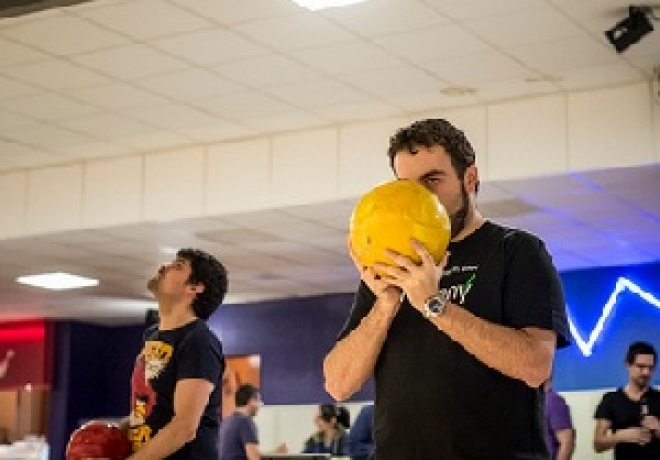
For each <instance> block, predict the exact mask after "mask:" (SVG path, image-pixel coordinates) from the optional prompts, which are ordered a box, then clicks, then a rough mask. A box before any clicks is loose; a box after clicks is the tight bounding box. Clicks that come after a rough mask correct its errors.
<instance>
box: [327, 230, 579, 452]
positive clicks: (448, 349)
mask: <svg viewBox="0 0 660 460" xmlns="http://www.w3.org/2000/svg"><path fill="white" fill-rule="evenodd" d="M449 251H450V253H451V255H450V258H449V262H448V264H447V266H446V267H445V271H444V274H443V276H442V278H441V280H440V288H441V290H444V291H446V292H448V293H449V295H450V298H451V301H452V303H455V304H457V305H460V306H462V307H463V308H465V309H466V310H469V311H470V312H471V313H473V314H474V315H476V316H478V317H480V318H483V319H485V320H487V321H489V322H492V323H496V324H502V325H505V326H509V327H513V328H524V327H528V326H529V327H538V328H542V329H548V330H554V331H556V332H557V336H558V339H557V340H558V345H559V346H565V345H567V344H568V337H569V335H568V326H567V321H566V313H565V304H564V297H563V291H562V287H561V282H560V280H559V276H558V274H557V271H556V270H555V268H554V266H553V265H552V261H551V259H550V256H549V255H548V253H547V251H546V250H545V246H544V245H543V243H542V242H541V241H540V240H539V239H538V238H536V237H534V236H532V235H530V234H528V233H525V232H522V231H520V230H512V229H507V228H504V227H501V226H499V225H497V224H494V223H491V222H486V223H484V225H482V226H481V227H480V228H479V229H478V230H477V231H475V232H474V233H472V234H471V235H469V236H468V237H467V238H465V239H464V240H462V241H459V242H455V243H451V244H450V246H449ZM374 301H375V297H374V295H373V294H372V293H371V291H370V290H369V289H368V287H367V286H366V285H365V284H364V283H362V284H361V286H360V288H359V290H358V293H357V294H356V297H355V301H354V305H353V310H352V312H351V315H350V317H349V319H348V321H347V323H346V325H345V326H344V329H343V330H342V332H341V333H340V335H339V337H340V339H341V338H343V337H344V336H346V335H347V334H348V333H350V331H351V330H353V329H354V328H355V327H356V326H357V325H358V324H359V322H360V320H361V319H362V318H363V317H364V316H365V315H366V314H367V313H368V312H369V310H370V309H371V308H372V306H373V303H374ZM375 384H376V412H375V427H374V437H375V440H376V457H375V458H376V459H377V460H401V459H404V458H410V459H413V458H414V459H415V460H516V459H517V460H522V459H529V460H531V459H534V460H545V459H547V456H548V454H547V451H546V445H545V440H544V437H543V436H544V434H543V403H544V399H543V391H542V390H541V389H535V388H529V387H528V386H527V385H526V384H525V383H524V382H522V381H520V380H516V379H512V378H510V377H507V376H505V375H503V374H502V373H500V372H498V371H496V370H493V369H491V368H489V367H487V366H485V365H484V364H483V363H481V362H480V361H478V360H477V359H476V358H474V356H472V355H471V354H469V353H468V352H466V351H465V349H463V347H461V346H460V345H459V344H458V343H456V342H454V341H452V340H451V339H450V338H449V337H447V336H446V335H445V334H444V333H442V332H441V331H439V330H438V329H437V328H436V327H435V326H434V325H433V324H432V323H431V322H430V321H428V320H427V319H425V318H424V317H423V316H422V315H421V314H420V313H419V312H418V311H417V310H416V309H414V308H413V307H412V306H411V305H410V304H408V302H407V301H406V302H404V304H403V305H402V306H401V308H400V309H399V312H398V313H397V315H396V317H395V318H394V320H393V322H392V324H391V326H390V329H389V331H388V334H387V339H386V340H385V343H384V344H383V348H382V350H381V353H380V355H379V357H378V360H377V362H376V368H375Z"/></svg>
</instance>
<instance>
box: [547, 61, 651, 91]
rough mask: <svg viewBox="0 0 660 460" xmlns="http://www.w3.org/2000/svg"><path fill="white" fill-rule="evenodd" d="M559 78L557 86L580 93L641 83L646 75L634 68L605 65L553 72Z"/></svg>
mask: <svg viewBox="0 0 660 460" xmlns="http://www.w3.org/2000/svg"><path fill="white" fill-rule="evenodd" d="M553 75H554V76H556V77H558V78H559V80H558V81H557V82H556V83H557V86H559V87H560V88H562V89H564V90H566V91H576V90H577V91H579V90H585V89H589V88H595V87H599V86H600V87H603V88H604V87H608V86H614V85H620V84H627V83H634V82H639V81H642V80H643V79H644V75H643V74H642V72H640V71H639V70H637V69H635V68H633V67H625V66H621V65H620V64H605V65H600V66H594V67H582V68H574V69H569V70H563V71H560V72H553Z"/></svg>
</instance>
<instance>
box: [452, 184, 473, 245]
mask: <svg viewBox="0 0 660 460" xmlns="http://www.w3.org/2000/svg"><path fill="white" fill-rule="evenodd" d="M469 213H470V197H469V196H468V193H467V190H466V189H465V184H464V183H463V182H461V207H460V208H459V209H458V211H456V212H455V213H454V214H452V215H450V216H449V219H450V220H451V238H452V239H454V238H455V237H456V235H458V234H459V233H461V232H462V231H463V229H464V228H465V223H466V222H465V221H466V220H467V217H468V214H469Z"/></svg>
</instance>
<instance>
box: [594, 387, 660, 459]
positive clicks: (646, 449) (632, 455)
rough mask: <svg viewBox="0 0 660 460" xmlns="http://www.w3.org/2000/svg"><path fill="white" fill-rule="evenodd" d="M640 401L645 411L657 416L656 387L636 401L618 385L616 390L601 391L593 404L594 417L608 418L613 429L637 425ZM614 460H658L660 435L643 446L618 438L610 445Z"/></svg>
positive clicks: (659, 401) (658, 394)
mask: <svg viewBox="0 0 660 460" xmlns="http://www.w3.org/2000/svg"><path fill="white" fill-rule="evenodd" d="M642 404H646V405H647V407H648V410H649V411H648V414H649V415H653V416H655V417H660V391H657V390H654V389H653V388H649V389H648V390H647V391H646V393H644V396H643V397H642V399H641V400H640V401H633V400H631V399H630V398H628V395H626V393H625V392H624V391H623V389H622V388H619V389H618V390H617V391H612V392H609V393H605V394H604V395H603V399H602V400H601V402H600V404H599V405H598V407H597V408H596V414H595V415H594V418H595V419H597V420H598V419H604V420H609V421H610V423H611V424H612V426H611V429H612V431H613V432H615V431H618V430H621V429H624V428H630V427H635V426H640V422H641V416H642ZM614 458H615V459H616V460H658V459H660V439H658V438H657V437H654V438H653V440H652V441H651V442H650V443H649V444H646V445H644V446H640V445H639V444H635V443H632V442H620V443H618V444H617V445H616V446H614Z"/></svg>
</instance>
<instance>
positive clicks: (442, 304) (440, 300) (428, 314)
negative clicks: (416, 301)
mask: <svg viewBox="0 0 660 460" xmlns="http://www.w3.org/2000/svg"><path fill="white" fill-rule="evenodd" d="M448 303H449V295H447V293H445V292H438V293H437V294H433V295H432V296H431V297H429V298H428V299H426V302H424V310H423V312H422V313H424V318H427V319H429V318H437V317H438V316H440V315H442V314H443V313H444V312H445V308H447V304H448Z"/></svg>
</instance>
